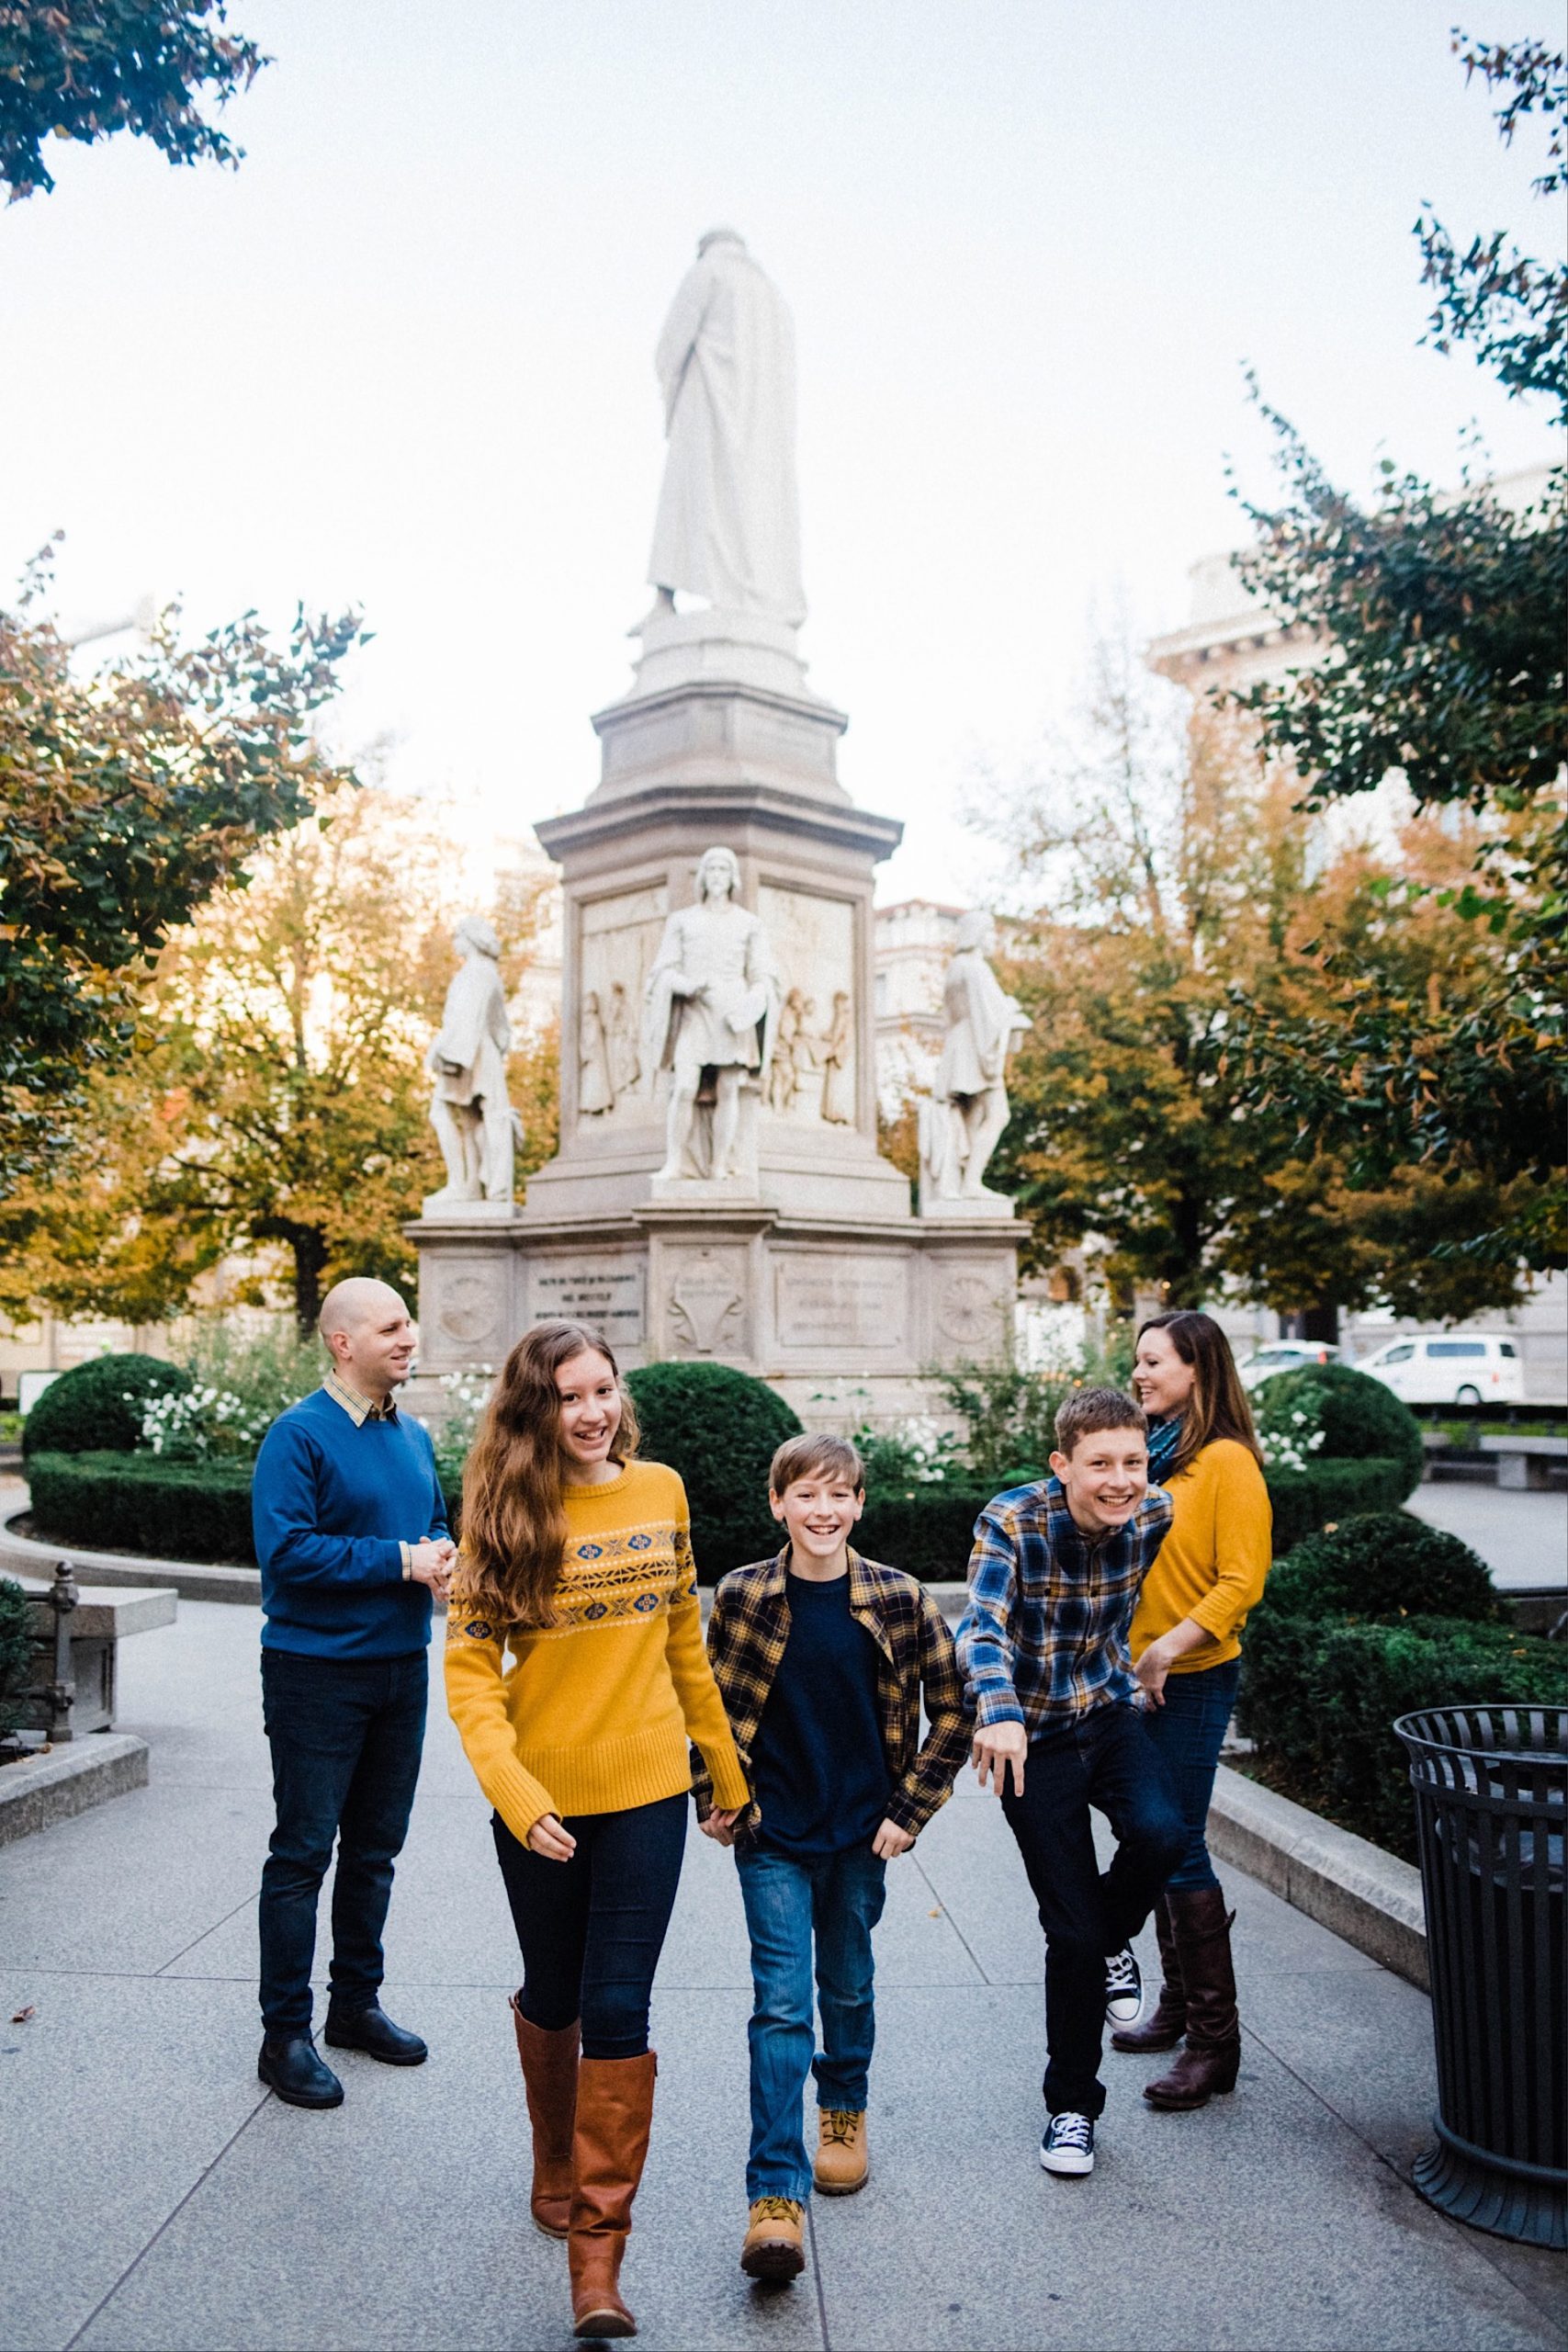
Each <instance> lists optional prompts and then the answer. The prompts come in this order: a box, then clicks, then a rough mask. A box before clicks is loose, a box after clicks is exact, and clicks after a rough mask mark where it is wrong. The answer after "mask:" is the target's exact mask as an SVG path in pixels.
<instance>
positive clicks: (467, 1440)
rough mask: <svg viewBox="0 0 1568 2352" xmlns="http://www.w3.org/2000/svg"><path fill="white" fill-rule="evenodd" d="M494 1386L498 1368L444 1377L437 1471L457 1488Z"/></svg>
mask: <svg viewBox="0 0 1568 2352" xmlns="http://www.w3.org/2000/svg"><path fill="white" fill-rule="evenodd" d="M494 1382H495V1367H494V1366H493V1365H492V1364H488V1363H481V1364H479V1365H478V1366H477V1367H476V1368H475V1369H474V1370H473V1371H472V1372H444V1373H443V1374H442V1375H441V1385H442V1387H443V1389H445V1391H446V1413H445V1415H444V1417H443V1419H442V1423H441V1428H440V1431H439V1433H438V1434H437V1436H436V1439H435V1467H436V1469H437V1470H438V1471H439V1473H440V1475H441V1476H442V1477H443V1478H444V1479H448V1480H450V1481H451V1482H452V1484H453V1485H456V1484H457V1480H458V1479H459V1478H460V1477H461V1476H462V1475H463V1464H464V1463H465V1462H466V1461H467V1460H468V1449H469V1447H470V1446H471V1445H472V1444H473V1442H474V1432H475V1431H476V1430H477V1429H478V1428H479V1415H480V1414H481V1413H482V1412H483V1411H484V1408H485V1407H486V1405H487V1404H488V1403H489V1402H490V1392H491V1387H492V1386H493V1385H494Z"/></svg>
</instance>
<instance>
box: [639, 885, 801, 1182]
mask: <svg viewBox="0 0 1568 2352" xmlns="http://www.w3.org/2000/svg"><path fill="white" fill-rule="evenodd" d="M739 890H740V866H739V860H738V859H737V857H736V855H735V853H734V851H733V850H728V849H710V850H706V851H705V853H704V854H703V858H702V862H701V864H700V865H698V867H697V895H696V898H695V899H694V902H693V903H692V905H691V906H689V907H682V908H680V909H679V910H677V911H676V912H675V913H674V914H672V915H671V917H670V918H669V920H668V922H666V923H665V926H664V937H663V939H662V941H661V942H660V949H659V953H658V955H657V956H655V958H654V961H653V966H652V968H651V970H650V971H649V976H648V1024H647V1046H648V1050H647V1052H646V1054H645V1055H644V1061H645V1064H646V1065H647V1066H648V1067H649V1068H650V1069H655V1070H660V1069H668V1070H669V1071H670V1072H671V1086H670V1109H669V1114H668V1121H667V1125H666V1129H665V1159H664V1165H663V1167H662V1168H661V1169H660V1171H659V1173H660V1178H661V1179H664V1180H666V1181H668V1180H671V1179H674V1178H679V1177H686V1178H692V1177H697V1178H704V1179H706V1180H708V1181H710V1182H718V1183H723V1182H729V1181H731V1180H733V1179H734V1178H736V1177H739V1176H740V1175H741V1174H743V1172H744V1170H743V1169H742V1166H741V1160H740V1151H739V1145H740V1108H741V1104H740V1095H741V1088H742V1086H743V1085H744V1084H746V1083H748V1082H750V1085H751V1086H752V1087H753V1088H754V1089H755V1088H760V1087H763V1086H765V1085H766V1083H767V1076H768V1066H769V1062H770V1060H771V1058H772V1053H773V1032H774V1029H775V1027H776V1024H777V1021H778V1012H779V978H778V969H777V967H776V965H775V963H774V961H773V951H772V949H771V947H770V946H769V944H768V937H767V933H765V932H764V931H763V929H762V926H761V923H760V922H758V920H757V918H756V916H755V915H753V914H749V913H748V912H747V910H746V909H745V908H744V907H743V906H742V905H741V904H740V902H739ZM710 1112H711V1117H709V1116H708V1115H706V1114H709V1113H710Z"/></svg>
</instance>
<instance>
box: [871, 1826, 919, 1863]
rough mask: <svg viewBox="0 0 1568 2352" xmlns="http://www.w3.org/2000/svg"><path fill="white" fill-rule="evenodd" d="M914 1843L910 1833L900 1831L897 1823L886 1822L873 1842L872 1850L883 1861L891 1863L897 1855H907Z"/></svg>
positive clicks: (905, 1830)
mask: <svg viewBox="0 0 1568 2352" xmlns="http://www.w3.org/2000/svg"><path fill="white" fill-rule="evenodd" d="M914 1842H915V1841H914V1839H913V1838H911V1837H910V1835H909V1833H908V1830H907V1829H900V1828H899V1826H898V1824H897V1822H896V1821H885V1822H884V1823H883V1825H882V1826H881V1828H880V1829H879V1830H878V1831H877V1833H876V1835H875V1837H874V1838H873V1839H872V1841H871V1850H872V1852H873V1853H874V1854H876V1855H878V1856H880V1858H881V1860H883V1861H885V1862H890V1861H892V1860H895V1859H896V1857H897V1855H899V1854H907V1853H908V1850H909V1849H910V1847H911V1846H912V1845H913V1844H914Z"/></svg>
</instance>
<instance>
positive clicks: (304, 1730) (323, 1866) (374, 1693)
mask: <svg viewBox="0 0 1568 2352" xmlns="http://www.w3.org/2000/svg"><path fill="white" fill-rule="evenodd" d="M428 1680H429V1665H428V1660H427V1657H426V1654H425V1652H424V1651H423V1650H414V1651H412V1652H411V1653H410V1654H409V1655H408V1656H407V1657H376V1658H333V1657H304V1656H301V1655H300V1654H299V1653H298V1652H296V1651H294V1650H270V1649H264V1650H263V1652H262V1712H263V1719H264V1721H265V1724H266V1736H267V1738H268V1740H269V1741H270V1743H271V1746H272V1792H273V1798H274V1801H275V1804H276V1812H277V1826H276V1828H275V1829H274V1831H273V1833H272V1842H271V1845H270V1848H269V1849H268V1853H267V1859H266V1862H265V1866H264V1868H263V1871H262V1884H261V2007H262V2022H263V2024H264V2025H265V2028H266V2030H267V2032H268V2033H270V2034H282V2033H305V2032H308V2031H309V2030H310V1963H311V1961H312V1959H313V1958H314V1956H315V1950H316V1898H317V1896H318V1895H319V1894H320V1893H321V1881H322V1879H323V1878H324V1877H325V1876H326V1872H327V1866H328V1864H329V1863H330V1862H331V1860H332V1858H333V1838H336V1839H337V1877H336V1879H335V1880H334V1882H333V1961H332V2006H333V2007H334V2008H337V2009H365V2008H368V2007H370V2006H371V2004H372V2002H374V2000H375V1999H376V1996H377V1995H378V1992H379V1991H380V1989H381V1976H382V1953H381V1930H382V1928H383V1927H384V1926H385V1925H386V1920H387V1905H388V1903H389V1900H390V1899H391V1893H392V1864H393V1862H394V1860H396V1858H397V1856H398V1855H399V1854H400V1852H401V1850H402V1843H403V1839H404V1838H405V1837H406V1836H407V1834H408V1826H409V1815H410V1813H411V1812H412V1808H413V1792H414V1787H415V1784H416V1782H417V1781H418V1779H419V1758H420V1750H421V1748H422V1747H423V1744H424V1705H425V1691H426V1685H427V1683H428Z"/></svg>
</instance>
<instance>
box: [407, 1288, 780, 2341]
mask: <svg viewBox="0 0 1568 2352" xmlns="http://www.w3.org/2000/svg"><path fill="white" fill-rule="evenodd" d="M636 1453H637V1415H636V1413H635V1411H634V1409H633V1406H632V1400H631V1398H630V1397H629V1396H628V1395H627V1393H626V1389H625V1388H624V1387H623V1385H622V1384H621V1379H620V1374H619V1372H618V1371H617V1369H616V1365H615V1357H614V1356H613V1355H612V1354H611V1352H610V1350H609V1348H608V1347H607V1346H606V1344H605V1342H604V1340H603V1339H602V1338H601V1337H600V1335H599V1334H598V1332H596V1331H592V1330H590V1329H587V1328H586V1327H585V1326H583V1325H582V1324H580V1323H567V1322H550V1323H538V1324H536V1325H535V1327H534V1329H532V1330H531V1331H526V1332H525V1333H524V1336H523V1337H522V1339H521V1340H518V1342H517V1345H516V1346H515V1347H514V1348H513V1351H512V1352H511V1354H510V1355H509V1356H508V1357H507V1359H506V1363H505V1364H504V1366H503V1367H502V1374H501V1377H500V1379H499V1380H498V1382H497V1383H496V1386H495V1391H494V1394H493V1395H492V1396H491V1400H490V1402H489V1404H488V1405H487V1407H486V1408H485V1413H484V1418H483V1419H482V1420H481V1422H480V1424H479V1433H478V1435H477V1437H476V1439H475V1442H474V1447H473V1451H472V1453H470V1454H469V1456H468V1468H467V1470H466V1471H465V1473H464V1477H463V1512H462V1521H461V1527H460V1531H459V1532H460V1538H461V1543H460V1550H459V1555H458V1562H457V1570H456V1573H455V1576H454V1580H453V1591H452V1599H451V1603H450V1607H449V1609H448V1612H447V1618H446V1701H447V1705H448V1707H449V1709H450V1711H451V1713H452V1718H453V1721H454V1722H455V1723H456V1724H457V1729H458V1731H459V1733H460V1734H461V1735H462V1740H463V1746H464V1747H465V1749H466V1750H467V1752H468V1761H469V1763H470V1764H472V1766H473V1768H474V1772H475V1775H476V1777H477V1778H478V1781H479V1786H480V1788H481V1789H482V1790H483V1792H484V1793H485V1795H486V1796H487V1797H488V1798H489V1799H490V1802H491V1805H492V1806H493V1807H494V1813H493V1815H492V1820H491V1826H492V1828H493V1831H494V1836H495V1849H496V1855H497V1858H498V1860H499V1861H500V1864H501V1872H502V1879H503V1880H504V1881H505V1884H506V1893H507V1899H508V1901H509V1902H510V1904H511V1906H512V1917H513V1922H514V1924H515V1926H516V1929H517V1940H518V1943H519V1945H520V1946H521V1948H522V1952H523V1983H522V1985H521V1986H520V1988H519V1989H518V1991H517V1993H516V1994H515V1995H514V1996H513V2001H512V2014H513V2024H514V2026H515V2029H516V2036H517V2053H518V2056H519V2058H520V2059H521V2061H522V2064H523V2080H524V2086H525V2092H526V2097H527V2102H528V2113H529V2118H530V2120H531V2122H532V2125H533V2134H534V2182H533V2188H532V2192H531V2195H530V2199H529V2204H530V2209H531V2211H532V2213H533V2216H534V2220H535V2222H536V2223H537V2225H538V2227H539V2228H540V2229H541V2230H543V2231H544V2232H545V2233H546V2234H547V2236H550V2237H556V2238H565V2239H566V2240H567V2249H568V2255H569V2258H570V2269H571V2296H572V2316H573V2322H574V2324H575V2327H576V2332H577V2334H578V2335H581V2336H615V2335H636V2333H637V2323H636V2321H635V2320H634V2319H633V2317H632V2315H631V2312H629V2311H628V2310H627V2308H626V2304H625V2302H624V2301H622V2299H621V2294H620V2290H619V2284H618V2281H619V2275H620V2267H621V2256H622V2254H623V2252H624V2250H625V2246H626V2236H627V2234H628V2233H629V2231H630V2229H631V2211H632V2200H633V2199H634V2198H635V2196H636V2194H637V2186H638V2183H639V2182H640V2180H641V2177H642V2168H643V2165H644V2162H645V2160H646V2158H647V2154H648V2137H649V2127H650V2124H651V2121H652V2114H653V2086H654V2076H655V2074H656V2072H657V2061H656V2060H655V2057H654V2054H653V2052H651V2051H650V2050H649V2046H648V2016H649V1996H650V1993H651V1989H652V1985H653V1973H654V1970H655V1968H656V1967H657V1966H658V1964H659V1954H660V1948H661V1946H662V1944H663V1941H664V1935H665V1930H666V1928H668V1927H669V1924H670V1915H671V1910H672V1909H673V1907H674V1902H675V1889H676V1885H677V1883H678V1881H679V1878H680V1874H681V1859H682V1851H683V1849H684V1844H685V1835H686V1804H687V1798H688V1795H689V1793H690V1791H691V1785H692V1775H691V1764H690V1746H689V1744H688V1743H692V1744H694V1745H695V1746H696V1747H697V1748H698V1749H699V1751H700V1752H701V1755H702V1757H703V1760H704V1762H705V1764H706V1766H707V1769H708V1771H709V1773H710V1774H711V1775H712V1779H713V1785H714V1798H715V1804H716V1808H717V1816H716V1817H717V1818H718V1820H719V1821H720V1822H721V1823H728V1821H730V1820H732V1819H733V1818H734V1817H735V1815H737V1814H738V1813H739V1810H740V1808H741V1807H742V1806H744V1805H745V1804H748V1803H749V1794H748V1791H747V1786H746V1779H745V1775H744V1773H743V1772H742V1770H741V1769H740V1760H739V1757H738V1755H737V1754H736V1750H735V1743H734V1740H733V1739H732V1738H731V1736H730V1734H729V1727H728V1723H727V1722H726V1719H725V1713H724V1705H723V1702H722V1701H721V1700H720V1698H719V1694H718V1690H717V1686H716V1683H715V1681H714V1679H713V1673H712V1670H711V1668H709V1665H708V1661H707V1653H706V1651H705V1647H704V1645H703V1635H702V1624H701V1618H700V1614H699V1610H698V1604H697V1589H696V1577H695V1571H694V1566H693V1562H692V1545H691V1520H690V1514H689V1512H688V1510H687V1508H686V1496H685V1490H684V1488H683V1487H682V1484H681V1481H680V1479H679V1478H678V1477H677V1476H676V1475H675V1473H674V1471H673V1470H670V1469H667V1468H666V1467H665V1466H664V1465H663V1464H661V1463H656V1462H638V1461H637V1459H636ZM508 1650H510V1651H511V1653H512V1665H511V1667H510V1668H507V1667H506V1665H505V1653H506V1652H507V1651H508Z"/></svg>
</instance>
